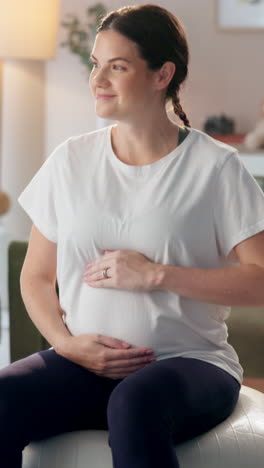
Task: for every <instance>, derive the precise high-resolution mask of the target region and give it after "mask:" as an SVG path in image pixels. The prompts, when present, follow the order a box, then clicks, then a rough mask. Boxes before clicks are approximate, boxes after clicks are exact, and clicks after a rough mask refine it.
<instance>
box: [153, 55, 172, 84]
mask: <svg viewBox="0 0 264 468" xmlns="http://www.w3.org/2000/svg"><path fill="white" fill-rule="evenodd" d="M175 72H176V65H175V63H173V62H165V63H164V64H163V65H162V67H161V68H160V69H159V70H158V71H157V72H156V73H157V74H156V80H155V87H156V89H163V88H166V87H167V86H168V85H169V83H170V82H171V80H172V78H173V76H174V74H175Z"/></svg>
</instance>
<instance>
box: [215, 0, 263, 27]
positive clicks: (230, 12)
mask: <svg viewBox="0 0 264 468" xmlns="http://www.w3.org/2000/svg"><path fill="white" fill-rule="evenodd" d="M215 1H216V21H217V27H218V29H219V30H227V31H263V30H264V0H215Z"/></svg>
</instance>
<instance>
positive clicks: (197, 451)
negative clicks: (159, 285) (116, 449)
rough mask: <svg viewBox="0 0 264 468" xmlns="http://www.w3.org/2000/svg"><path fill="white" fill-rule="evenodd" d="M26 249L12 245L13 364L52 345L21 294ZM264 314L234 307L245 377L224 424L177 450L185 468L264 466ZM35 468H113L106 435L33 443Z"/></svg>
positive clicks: (78, 434) (30, 466)
mask: <svg viewBox="0 0 264 468" xmlns="http://www.w3.org/2000/svg"><path fill="white" fill-rule="evenodd" d="M26 250H27V243H26V242H17V241H13V242H11V243H10V245H9V249H8V289H9V310H10V356H11V361H12V362H13V361H15V360H17V359H21V358H23V357H26V356H27V355H29V354H31V353H34V352H36V351H39V350H42V349H47V348H48V347H50V345H49V344H48V343H47V342H46V340H45V339H44V338H43V337H42V336H41V334H40V333H39V332H38V330H37V329H36V328H35V326H34V325H33V323H32V322H31V320H30V318H29V317H28V315H27V312H26V310H25V306H24V304H23V301H22V298H21V294H20V284H19V277H20V272H21V268H22V264H23V261H24V258H25V254H26ZM56 287H57V294H58V295H59V290H58V285H57V286H56ZM263 311H264V307H258V308H253V307H245V308H244V307H234V308H232V313H231V315H230V318H229V319H228V327H229V342H230V343H231V344H232V345H233V346H234V348H235V349H236V351H237V353H238V355H239V358H240V361H241V364H242V366H243V368H244V375H245V379H244V381H243V385H242V387H241V391H240V396H239V400H238V403H237V406H236V408H235V410H234V412H233V413H232V415H231V416H230V417H229V418H227V419H226V420H225V421H224V422H222V423H221V424H219V425H218V426H216V427H215V428H214V429H213V430H211V431H209V432H207V433H205V434H202V435H200V436H199V437H196V438H195V439H193V440H190V441H187V442H185V443H183V444H179V445H178V446H176V447H175V451H176V453H177V456H178V458H179V461H180V466H181V468H194V467H195V468H215V467H216V466H217V468H248V467H249V466H250V467H251V468H263V460H264V424H263V421H264V394H263V393H262V392H261V391H259V390H262V387H261V385H263V382H264V364H263V355H264V339H263V338H264V313H263ZM248 385H250V386H248ZM251 387H253V388H251ZM254 387H255V388H254ZM263 391H264V388H263ZM36 466H38V468H53V467H55V466H56V468H112V466H113V465H112V456H111V449H110V447H109V444H108V432H107V431H101V430H87V431H75V432H71V433H65V434H60V435H58V436H55V437H51V438H49V439H46V440H42V441H38V442H32V443H30V444H29V445H28V446H27V447H26V448H25V450H24V452H23V468H35V467H36Z"/></svg>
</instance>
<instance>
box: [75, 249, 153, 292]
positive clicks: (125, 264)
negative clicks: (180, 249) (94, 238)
mask: <svg viewBox="0 0 264 468" xmlns="http://www.w3.org/2000/svg"><path fill="white" fill-rule="evenodd" d="M160 267H161V265H159V264H157V263H154V262H152V261H150V260H148V259H147V258H146V257H145V256H144V255H142V254H141V253H139V252H135V251H133V250H105V255H103V256H102V257H100V258H98V259H96V260H94V261H93V262H91V263H88V264H87V266H86V270H85V273H84V275H83V279H84V281H85V282H86V283H87V284H88V285H89V286H91V287H94V288H117V289H129V290H132V291H133V290H137V291H150V290H153V289H159V288H158V287H157V286H158V284H157V280H158V277H159V275H158V274H157V273H158V271H159V270H160ZM105 269H107V278H105V277H104V276H103V271H104V270H105Z"/></svg>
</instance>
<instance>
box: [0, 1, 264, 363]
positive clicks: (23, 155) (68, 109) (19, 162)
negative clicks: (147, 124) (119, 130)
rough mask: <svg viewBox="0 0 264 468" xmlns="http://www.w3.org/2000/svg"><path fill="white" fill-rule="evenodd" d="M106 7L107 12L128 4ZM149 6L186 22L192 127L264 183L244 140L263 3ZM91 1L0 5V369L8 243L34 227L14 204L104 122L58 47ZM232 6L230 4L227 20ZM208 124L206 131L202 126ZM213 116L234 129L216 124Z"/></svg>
mask: <svg viewBox="0 0 264 468" xmlns="http://www.w3.org/2000/svg"><path fill="white" fill-rule="evenodd" d="M102 3H103V6H104V7H105V9H106V10H107V11H111V10H112V9H117V8H119V7H121V6H124V5H126V4H129V2H128V3H125V4H124V3H123V2H122V1H121V0H104V1H103V2H102ZM144 3H147V2H146V1H140V0H134V1H133V2H131V4H139V5H140V4H144ZM150 3H153V4H157V5H160V6H163V7H165V8H167V9H169V10H170V11H171V12H173V13H174V14H176V15H177V16H178V17H179V18H180V20H181V21H182V22H183V24H184V26H185V29H186V33H187V37H188V40H189V46H190V56H191V57H190V68H189V78H188V80H187V82H186V84H185V85H184V87H183V88H182V91H181V103H182V106H183V109H184V110H185V112H186V114H187V116H188V118H189V120H190V122H191V125H192V127H195V128H197V129H200V130H205V129H206V128H207V129H208V128H211V133H212V134H215V136H216V138H220V139H221V138H222V137H223V138H224V140H225V141H227V142H229V143H230V144H233V145H234V146H236V145H237V146H238V148H239V149H240V150H241V156H243V157H244V161H245V164H247V167H248V169H249V170H250V171H251V173H252V174H253V175H254V176H255V177H256V178H257V179H258V182H259V183H260V184H263V180H264V179H263V178H262V177H263V176H264V164H263V161H264V148H262V142H260V143H258V144H257V145H255V146H254V145H251V147H250V145H248V146H245V144H244V141H245V137H246V135H247V134H249V133H252V132H254V131H255V129H256V127H257V126H258V125H259V123H261V122H262V120H263V117H264V110H263V102H264V56H263V41H264V2H263V1H262V0H259V1H258V2H254V3H252V2H250V1H247V0H230V1H228V2H226V1H225V0H223V1H222V0H177V2H176V1H175V0H162V2H158V1H155V0H152V2H150ZM96 4H97V3H96V1H91V0H61V1H57V0H44V1H43V0H24V1H23V2H21V1H19V0H5V1H3V2H1V5H0V111H1V114H0V115H1V117H0V191H1V193H2V209H1V196H0V300H1V310H2V313H1V329H2V335H1V336H2V339H1V344H0V367H1V366H3V365H4V364H5V363H6V362H8V361H9V359H10V357H9V348H8V340H9V335H8V329H9V305H8V284H7V283H8V281H7V280H8V245H9V243H10V241H11V240H19V241H27V239H28V235H29V231H30V228H31V222H30V220H29V219H28V218H27V216H26V215H25V214H24V213H23V212H22V209H21V208H20V207H19V206H18V204H17V201H16V199H17V197H18V195H19V194H20V193H21V191H22V190H23V188H24V187H25V186H26V185H27V183H28V182H29V181H30V179H31V178H32V177H33V175H34V173H35V172H36V171H37V170H38V168H39V167H40V166H41V164H42V163H43V162H44V160H45V159H46V158H47V157H48V155H49V154H50V153H51V151H52V150H53V149H54V148H55V147H56V146H57V145H58V144H59V143H61V142H62V141H63V140H65V139H67V138H68V137H69V136H72V135H78V134H81V133H83V132H89V131H92V130H95V129H96V128H99V127H100V126H104V125H107V124H108V123H107V122H102V121H100V119H98V118H97V117H96V115H95V112H94V102H93V98H92V97H91V94H90V90H89V86H88V76H89V69H88V66H87V65H85V64H84V63H82V61H81V59H80V55H78V54H74V53H72V52H71V51H70V49H69V47H63V46H62V43H63V42H65V41H66V40H67V38H69V36H68V34H69V30H67V28H66V27H65V26H63V24H62V23H63V22H65V21H66V19H67V18H69V16H68V15H69V14H70V15H74V16H75V17H78V18H79V20H80V21H82V20H83V22H84V23H85V22H87V16H86V12H87V8H93V7H94V6H95V5H96ZM231 4H232V5H231ZM21 5H22V9H21ZM36 5H37V9H36V8H35V7H36ZM228 5H229V7H230V5H231V6H232V8H233V9H232V8H231V10H229V14H227V12H228V10H227V8H228ZM230 11H231V13H232V14H231V15H230ZM29 12H30V14H29ZM34 15H35V18H36V19H34V20H33V31H32V34H33V36H32V37H35V36H36V37H37V36H38V35H39V36H41V35H42V37H40V38H39V39H38V40H32V38H31V37H30V36H29V30H30V28H31V26H32V25H31V26H29V25H28V26H26V23H25V22H26V21H31V22H32V19H33V18H34ZM37 17H38V19H37ZM21 20H22V21H21ZM38 21H39V23H38ZM41 21H42V22H41ZM21 22H22V26H21V24H20V23H21ZM23 25H24V26H23ZM21 28H22V29H21ZM1 31H2V33H1ZM34 35H35V36H34ZM38 41H39V42H38ZM33 45H34V46H35V47H33ZM170 116H171V118H172V119H173V120H174V119H175V118H174V116H173V115H172V114H170ZM208 119H209V123H210V124H211V127H210V125H209V127H206V122H207V123H208ZM217 119H218V121H217ZM219 119H220V120H221V119H222V122H223V120H225V119H226V120H228V121H229V123H230V122H231V126H230V125H229V127H228V128H227V127H225V126H224V125H222V127H221V125H218V124H219ZM217 122H218V123H217ZM263 134H264V129H263ZM263 146H264V140H263ZM263 187H264V186H263Z"/></svg>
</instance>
